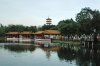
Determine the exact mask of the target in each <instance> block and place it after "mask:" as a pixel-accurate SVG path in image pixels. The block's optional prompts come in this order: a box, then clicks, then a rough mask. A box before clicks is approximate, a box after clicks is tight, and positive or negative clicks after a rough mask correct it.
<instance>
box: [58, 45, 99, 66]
mask: <svg viewBox="0 0 100 66" xmlns="http://www.w3.org/2000/svg"><path fill="white" fill-rule="evenodd" d="M76 48H77V50H76ZM57 53H58V57H59V58H60V60H65V61H73V60H76V64H77V66H100V49H98V48H97V47H96V48H94V49H89V48H87V49H86V48H83V47H80V48H78V47H70V46H69V47H68V46H67V47H62V48H60V49H59V51H58V52H57Z"/></svg>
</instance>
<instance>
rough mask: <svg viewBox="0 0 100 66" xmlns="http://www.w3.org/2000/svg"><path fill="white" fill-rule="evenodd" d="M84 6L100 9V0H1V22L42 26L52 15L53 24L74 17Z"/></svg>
mask: <svg viewBox="0 0 100 66" xmlns="http://www.w3.org/2000/svg"><path fill="white" fill-rule="evenodd" d="M84 7H90V8H91V9H92V10H94V9H97V10H99V11H100V0H0V23H1V24H3V25H9V24H21V25H25V26H35V25H36V26H42V25H43V24H45V23H46V19H47V18H48V17H50V18H51V19H52V24H54V25H56V24H58V22H59V21H61V20H65V19H70V18H73V19H74V20H75V16H76V15H77V13H79V12H80V11H81V9H82V8H84Z"/></svg>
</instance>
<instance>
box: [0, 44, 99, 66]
mask: <svg viewBox="0 0 100 66" xmlns="http://www.w3.org/2000/svg"><path fill="white" fill-rule="evenodd" d="M0 66H100V49H99V47H98V48H97V47H95V48H94V49H91V48H84V47H82V46H73V45H72V46H70V45H64V46H52V47H48V48H46V47H37V46H34V45H20V44H19V45H13V44H12V45H9V44H7V45H5V44H3V43H1V44H0Z"/></svg>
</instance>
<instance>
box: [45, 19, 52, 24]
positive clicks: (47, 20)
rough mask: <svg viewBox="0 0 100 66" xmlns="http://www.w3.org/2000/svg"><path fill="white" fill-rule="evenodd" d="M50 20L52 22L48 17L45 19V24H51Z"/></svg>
mask: <svg viewBox="0 0 100 66" xmlns="http://www.w3.org/2000/svg"><path fill="white" fill-rule="evenodd" d="M51 22H52V19H51V18H49V17H48V18H47V19H46V25H51Z"/></svg>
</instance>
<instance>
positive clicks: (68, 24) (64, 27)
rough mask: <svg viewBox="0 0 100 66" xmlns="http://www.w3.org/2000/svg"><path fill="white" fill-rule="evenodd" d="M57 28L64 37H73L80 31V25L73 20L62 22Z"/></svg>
mask: <svg viewBox="0 0 100 66" xmlns="http://www.w3.org/2000/svg"><path fill="white" fill-rule="evenodd" d="M57 26H58V29H59V30H60V31H61V33H62V35H72V34H76V33H77V31H78V24H77V23H76V22H75V21H74V20H73V19H67V20H62V21H60V22H59V23H58V25H57Z"/></svg>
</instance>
